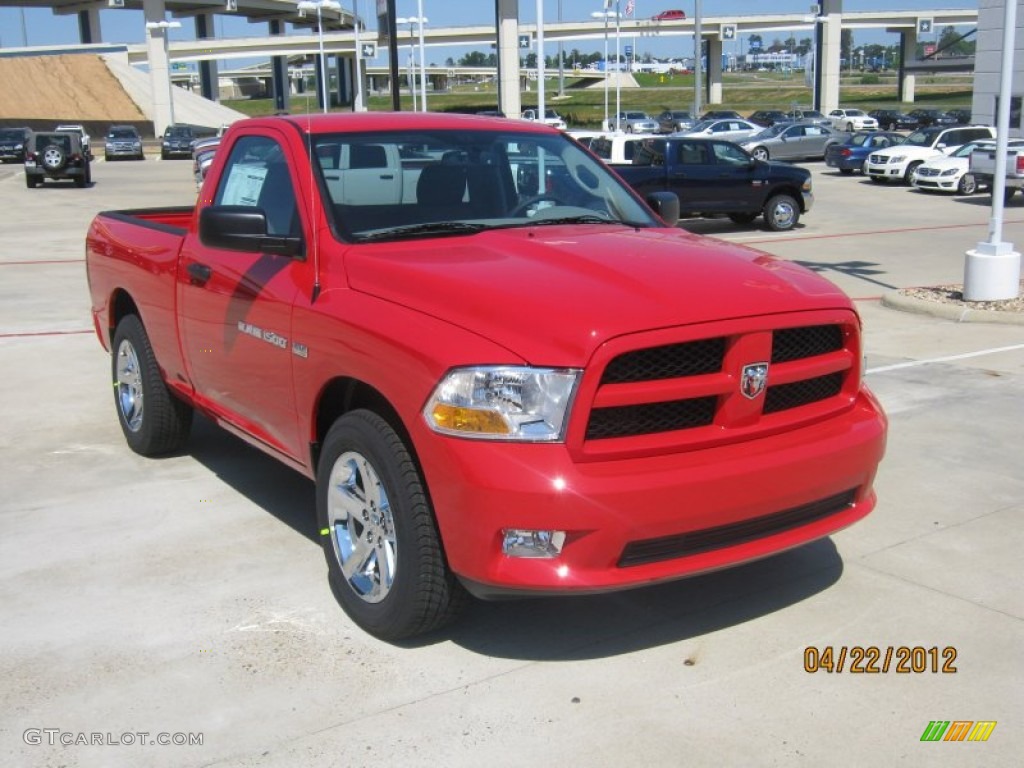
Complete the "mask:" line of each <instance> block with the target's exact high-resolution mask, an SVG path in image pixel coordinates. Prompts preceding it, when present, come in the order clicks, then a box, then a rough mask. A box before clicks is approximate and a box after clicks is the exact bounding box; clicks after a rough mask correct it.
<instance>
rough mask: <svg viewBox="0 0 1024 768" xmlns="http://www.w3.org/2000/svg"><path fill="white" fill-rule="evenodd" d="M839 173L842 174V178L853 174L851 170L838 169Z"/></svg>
mask: <svg viewBox="0 0 1024 768" xmlns="http://www.w3.org/2000/svg"><path fill="white" fill-rule="evenodd" d="M839 172H840V173H841V174H843V176H849V175H850V174H851V173H853V168H840V169H839Z"/></svg>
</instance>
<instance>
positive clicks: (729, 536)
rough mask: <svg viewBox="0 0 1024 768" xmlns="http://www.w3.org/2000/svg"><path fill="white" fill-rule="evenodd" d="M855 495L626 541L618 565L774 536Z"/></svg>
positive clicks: (837, 507)
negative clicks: (748, 518) (730, 521)
mask: <svg viewBox="0 0 1024 768" xmlns="http://www.w3.org/2000/svg"><path fill="white" fill-rule="evenodd" d="M856 498H857V489H856V488H851V489H850V490H848V491H843V492H842V493H837V494H836V495H835V496H829V497H828V498H825V499H820V500H818V501H812V502H811V503H809V504H804V505H802V506H799V507H793V508H791V509H787V510H783V511H782V512H777V513H775V514H773V515H765V516H764V517H757V518H754V519H753V520H744V521H743V522H739V523H730V524H729V525H721V526H718V527H716V528H705V529H704V530H701V531H692V532H690V533H681V534H678V535H675V536H663V537H661V538H658V539H645V540H643V541H633V542H630V543H629V544H627V545H626V548H625V549H624V550H623V551H622V557H620V558H619V567H620V568H628V567H629V566H632V565H645V564H647V563H656V562H659V561H662V560H672V559H674V558H677V557H686V556H688V555H697V554H700V553H701V552H709V551H711V550H713V549H721V548H723V547H732V546H735V545H737V544H743V543H744V542H748V541H754V540H755V539H761V538H764V537H766V536H772V535H774V534H776V533H781V532H782V531H788V530H790V529H792V528H798V527H800V526H802V525H807V524H808V523H812V522H814V521H816V520H821V519H823V518H825V517H828V516H829V515H834V514H836V513H837V512H842V511H843V510H845V509H849V508H850V507H852V506H853V503H854V500H855V499H856Z"/></svg>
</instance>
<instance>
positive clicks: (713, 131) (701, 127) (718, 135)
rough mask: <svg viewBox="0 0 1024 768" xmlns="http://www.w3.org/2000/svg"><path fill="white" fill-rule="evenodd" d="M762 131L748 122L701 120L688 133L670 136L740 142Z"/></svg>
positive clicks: (682, 132)
mask: <svg viewBox="0 0 1024 768" xmlns="http://www.w3.org/2000/svg"><path fill="white" fill-rule="evenodd" d="M763 130H764V127H763V126H760V125H757V124H756V123H751V122H750V121H749V120H737V119H722V120H703V121H702V122H699V123H697V124H696V125H695V126H693V128H691V129H690V130H688V131H680V132H678V133H673V134H671V135H672V136H693V137H695V138H702V139H724V140H725V141H735V142H742V141H744V140H746V139H748V138H750V137H751V136H754V135H755V134H758V133H760V132H761V131H763Z"/></svg>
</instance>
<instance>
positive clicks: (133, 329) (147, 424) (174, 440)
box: [111, 315, 192, 456]
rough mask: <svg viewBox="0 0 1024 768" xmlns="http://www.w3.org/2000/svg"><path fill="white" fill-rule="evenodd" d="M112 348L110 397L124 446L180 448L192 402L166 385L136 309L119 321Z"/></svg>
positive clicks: (146, 452)
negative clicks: (119, 424) (134, 313)
mask: <svg viewBox="0 0 1024 768" xmlns="http://www.w3.org/2000/svg"><path fill="white" fill-rule="evenodd" d="M113 352H114V354H113V358H112V360H111V368H112V374H113V379H114V403H115V405H116V406H117V418H118V421H119V422H120V423H121V431H122V432H124V438H125V440H126V441H127V442H128V447H129V448H131V449H132V450H133V451H135V452H136V453H139V454H142V455H143V456H158V455H160V454H163V453H170V452H172V451H176V450H178V449H179V448H181V446H182V445H184V444H185V441H186V440H187V439H188V433H189V429H190V428H191V426H192V408H191V407H189V406H188V405H187V404H186V403H184V402H182V401H181V400H179V399H178V398H176V397H174V395H172V394H171V392H170V390H169V389H167V385H166V384H165V383H164V380H163V378H162V377H161V376H160V368H159V366H158V365H157V362H156V355H154V354H153V347H152V346H151V345H150V343H149V337H148V336H147V335H146V329H145V328H144V327H143V325H142V321H141V320H139V318H138V317H137V316H136V315H128V316H127V317H125V318H123V319H122V320H121V322H120V323H118V324H117V330H116V331H115V332H114V345H113Z"/></svg>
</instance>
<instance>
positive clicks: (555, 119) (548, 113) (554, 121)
mask: <svg viewBox="0 0 1024 768" xmlns="http://www.w3.org/2000/svg"><path fill="white" fill-rule="evenodd" d="M539 113H540V110H539V109H524V110H523V120H529V121H531V122H537V120H538V115H539ZM543 122H544V124H545V125H550V126H551V127H552V128H557V129H558V130H560V131H564V130H565V129H566V127H567V126H566V124H565V120H563V119H562V117H561V116H560V115H559V114H558V113H557V112H555V110H553V109H545V110H544V120H543Z"/></svg>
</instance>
